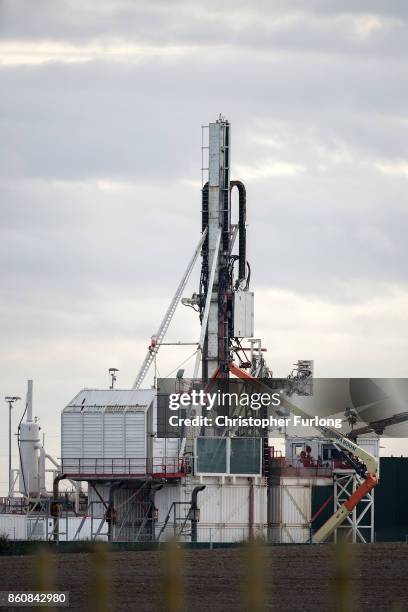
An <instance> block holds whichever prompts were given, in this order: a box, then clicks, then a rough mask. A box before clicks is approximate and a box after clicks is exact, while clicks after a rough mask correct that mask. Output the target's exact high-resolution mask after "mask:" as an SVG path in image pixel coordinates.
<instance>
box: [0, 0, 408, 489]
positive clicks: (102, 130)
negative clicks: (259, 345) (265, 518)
mask: <svg viewBox="0 0 408 612" xmlns="http://www.w3.org/2000/svg"><path fill="white" fill-rule="evenodd" d="M407 19H408V3H407V2H406V1H405V0H393V1H392V2H390V1H389V0H370V1H368V0H366V1H363V0H358V1H356V0H309V1H308V2H304V1H302V0H299V1H295V0H294V1H292V2H290V1H278V0H275V1H273V2H271V1H270V0H251V1H249V0H247V1H246V2H243V1H240V0H229V1H224V2H220V1H219V0H218V1H215V0H214V1H213V0H208V1H204V2H191V1H188V0H185V1H183V0H171V1H170V0H167V1H164V0H154V1H152V2H146V1H140V2H138V1H137V0H71V1H69V0H65V2H55V0H48V1H47V0H37V1H36V2H35V3H34V2H32V0H0V24H1V26H0V27H1V29H0V79H1V96H0V108H1V117H0V121H1V138H0V202H1V228H0V231H1V240H0V249H1V258H2V266H1V275H2V282H1V309H2V314H1V318H0V326H1V364H0V365H1V384H0V392H1V394H2V395H6V394H18V395H22V396H24V395H25V385H26V382H25V381H26V379H27V378H34V381H35V383H34V384H35V387H34V392H35V413H36V414H38V416H39V417H40V419H41V422H42V424H43V425H44V429H45V432H46V443H47V448H48V449H49V450H50V452H52V453H53V454H54V455H55V456H59V452H60V451H59V431H60V426H59V425H60V411H61V409H62V408H63V407H64V405H65V404H66V403H67V402H68V401H69V400H70V399H71V398H72V397H73V396H74V395H75V394H76V393H77V392H78V391H79V390H80V389H81V388H82V387H84V386H86V387H103V386H107V384H108V375H107V369H108V368H109V367H110V366H115V367H118V368H119V369H120V372H119V375H118V382H119V386H121V387H124V388H126V387H128V386H130V385H131V384H132V382H133V379H134V377H135V375H136V373H137V370H138V368H139V366H140V363H141V361H142V359H143V357H144V352H145V349H146V347H147V344H148V341H149V338H150V336H151V334H152V333H153V332H154V331H155V329H156V328H157V326H158V324H159V322H160V319H161V317H162V315H163V313H164V311H165V309H166V307H167V304H168V302H169V300H170V298H171V295H172V292H173V291H174V289H175V287H176V286H177V283H178V282H179V279H180V277H181V275H182V272H183V270H184V268H185V266H186V264H187V262H188V260H189V258H190V256H191V253H192V251H193V249H194V246H195V244H196V242H197V241H198V239H199V233H200V224H201V220H200V187H201V171H200V167H201V151H200V144H201V125H202V124H206V123H208V122H209V121H214V120H215V119H216V118H217V116H218V114H219V113H220V112H221V113H223V114H224V115H225V116H226V117H227V118H228V119H229V120H230V122H231V124H232V178H234V179H240V180H242V181H244V182H245V184H246V186H247V195H248V222H249V226H248V258H249V261H250V263H251V266H252V271H253V274H252V279H253V282H252V288H253V289H254V290H255V292H256V294H255V300H256V302H255V304H256V324H255V331H256V335H257V336H261V337H262V339H263V342H264V345H265V346H267V347H268V351H269V352H268V361H269V365H270V366H271V367H272V368H273V369H274V371H275V372H276V374H278V375H286V374H287V373H288V372H289V370H290V369H291V364H292V363H293V362H294V361H296V360H297V359H298V358H312V359H314V360H315V368H316V374H317V375H319V376H382V377H384V376H400V377H405V376H407V371H408V366H407V363H408V339H407V338H408V285H407V271H406V266H407V260H408V257H407V255H408V253H407V250H408V246H407V243H408V240H407V228H408V223H407V222H408V219H407V217H408V211H407V206H406V191H407V185H408V114H407V112H408V111H407V108H408V105H407V103H408V96H407V94H408V78H407V77H408V74H407V61H406V57H407V52H408V31H407ZM197 276H198V274H196V275H195V276H194V279H193V280H192V283H191V286H190V287H189V291H186V294H188V293H191V292H192V291H193V290H194V289H196V288H197ZM198 333H199V330H198V321H197V319H196V317H195V315H194V313H192V312H191V311H190V310H189V309H183V310H182V311H180V313H179V314H178V315H177V317H176V320H175V323H174V326H173V327H172V328H171V330H170V331H169V334H168V339H169V340H170V339H181V340H186V341H192V340H196V338H197V337H198ZM188 354H189V353H188V352H187V353H186V352H185V351H184V352H183V351H182V350H181V349H179V350H177V351H174V352H170V351H169V350H167V351H166V352H165V350H164V349H163V354H162V356H161V357H160V358H159V363H158V366H159V371H160V374H162V375H165V374H168V373H169V372H170V371H171V370H172V369H173V368H175V367H177V365H178V364H179V362H180V361H182V360H183V359H184V358H185V357H187V356H188ZM3 408H4V415H6V405H5V404H4V405H3ZM22 408H23V402H21V403H20V406H18V407H17V406H16V410H15V416H14V418H15V419H16V417H17V415H18V414H20V413H21V410H22ZM2 423H3V427H2V428H1V432H0V434H1V437H0V442H1V449H2V450H0V468H1V471H0V481H1V482H0V492H1V491H3V492H5V487H6V480H7V477H6V447H7V428H6V423H7V422H6V420H5V419H3V421H2Z"/></svg>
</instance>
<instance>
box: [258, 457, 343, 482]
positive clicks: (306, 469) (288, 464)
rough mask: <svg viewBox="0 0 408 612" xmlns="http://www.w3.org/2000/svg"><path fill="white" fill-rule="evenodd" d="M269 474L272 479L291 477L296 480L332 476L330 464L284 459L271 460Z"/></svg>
mask: <svg viewBox="0 0 408 612" xmlns="http://www.w3.org/2000/svg"><path fill="white" fill-rule="evenodd" d="M269 473H270V475H271V476H272V477H274V476H275V477H282V476H289V477H290V476H293V477H298V478H313V477H314V478H330V477H331V476H332V474H333V465H332V462H324V464H323V465H319V464H317V463H310V464H309V465H308V464H307V463H306V465H305V464H304V463H302V462H301V461H297V460H293V461H290V460H285V458H284V457H278V458H275V459H271V461H270V465H269Z"/></svg>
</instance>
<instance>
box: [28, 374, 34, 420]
mask: <svg viewBox="0 0 408 612" xmlns="http://www.w3.org/2000/svg"><path fill="white" fill-rule="evenodd" d="M27 383H28V384H27V423H30V422H31V421H32V420H33V381H32V380H29V381H27Z"/></svg>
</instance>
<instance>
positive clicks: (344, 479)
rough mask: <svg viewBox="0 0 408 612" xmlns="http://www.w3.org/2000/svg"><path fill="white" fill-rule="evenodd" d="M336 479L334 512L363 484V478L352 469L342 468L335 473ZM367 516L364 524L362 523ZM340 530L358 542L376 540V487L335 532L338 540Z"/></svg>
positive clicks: (334, 479) (354, 541) (349, 539)
mask: <svg viewBox="0 0 408 612" xmlns="http://www.w3.org/2000/svg"><path fill="white" fill-rule="evenodd" d="M333 481H334V512H337V510H338V509H339V508H340V507H341V506H342V505H343V504H344V503H345V502H346V501H347V500H348V499H349V498H350V497H351V495H352V494H353V493H354V492H355V491H356V489H357V488H358V487H359V486H360V485H361V483H362V482H363V479H362V478H361V477H360V476H359V475H358V474H356V472H354V471H352V470H347V471H345V470H341V471H335V472H334V473H333ZM363 518H365V522H364V524H363V523H362V520H363ZM340 530H341V532H342V534H343V535H345V537H346V539H347V540H348V541H350V542H353V544H355V543H356V542H363V543H367V542H374V489H372V490H371V491H370V492H369V493H367V494H366V496H365V497H364V498H363V499H362V500H361V501H360V502H359V503H358V504H357V506H355V508H353V510H352V512H350V514H349V515H348V516H347V517H346V519H345V520H344V522H343V523H342V524H341V525H340V526H339V527H337V529H336V530H335V532H334V541H335V542H337V540H338V538H339V535H340Z"/></svg>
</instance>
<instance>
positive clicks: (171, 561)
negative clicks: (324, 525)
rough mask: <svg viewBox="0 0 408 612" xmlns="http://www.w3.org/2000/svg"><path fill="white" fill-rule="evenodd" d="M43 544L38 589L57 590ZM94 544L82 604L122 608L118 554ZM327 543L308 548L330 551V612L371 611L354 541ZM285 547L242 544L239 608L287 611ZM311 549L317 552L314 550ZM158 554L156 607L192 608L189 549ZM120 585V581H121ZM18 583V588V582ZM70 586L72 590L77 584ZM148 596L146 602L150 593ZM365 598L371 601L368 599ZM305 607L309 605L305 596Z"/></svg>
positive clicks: (36, 558)
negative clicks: (282, 597) (282, 591)
mask: <svg viewBox="0 0 408 612" xmlns="http://www.w3.org/2000/svg"><path fill="white" fill-rule="evenodd" d="M39 546H40V548H39V549H38V551H37V553H36V554H35V555H33V557H32V560H33V564H34V576H35V588H36V590H38V591H40V590H41V591H43V590H53V589H56V588H57V587H56V584H57V581H56V565H57V564H56V557H55V555H54V554H53V553H52V552H51V551H50V549H49V548H44V545H43V544H39ZM92 546H93V552H92V553H91V554H90V556H89V568H88V569H89V571H87V572H86V576H85V575H84V578H83V583H82V586H83V587H84V592H85V593H87V594H88V595H87V596H88V603H87V602H82V603H83V605H84V606H85V608H84V609H86V610H94V611H95V612H108V611H113V610H118V611H119V610H122V609H123V606H122V604H121V601H120V592H119V593H118V592H117V591H116V593H115V578H117V575H118V574H117V571H118V568H116V569H115V570H114V568H113V565H114V558H113V556H112V554H111V551H110V548H109V546H108V545H107V544H105V543H102V542H99V543H93V544H92ZM328 546H329V548H328V547H326V546H323V547H322V546H316V547H311V548H310V549H309V550H310V553H311V555H313V554H316V551H318V550H320V551H323V550H325V551H328V550H330V551H331V552H330V556H329V557H328V559H329V560H328V564H327V567H328V571H327V576H326V578H327V577H328V580H327V581H326V582H325V584H324V589H326V591H327V593H328V605H327V607H325V610H328V611H330V612H346V611H347V612H358V611H359V610H362V609H368V608H367V607H364V606H362V605H361V597H360V593H359V587H360V579H361V572H360V568H359V565H358V559H357V555H356V550H357V547H356V545H352V544H350V543H348V542H347V541H346V540H342V541H340V542H339V543H338V544H336V545H328ZM281 550H282V548H281V547H273V546H272V547H271V546H267V545H265V543H264V542H263V541H262V540H259V539H256V538H255V539H253V540H250V541H247V542H246V543H243V544H242V546H241V547H240V549H239V551H240V552H239V563H240V570H239V575H240V577H241V592H240V594H239V593H238V596H239V597H240V602H241V609H243V610H248V611H251V612H261V611H262V610H272V609H273V610H283V609H284V608H282V607H281V602H280V601H279V600H278V598H277V599H275V598H274V592H276V586H277V584H278V582H277V581H278V580H279V578H278V577H277V574H278V572H277V570H278V566H279V564H280V551H281ZM313 551H315V552H314V553H313ZM158 554H159V555H160V566H161V571H160V570H159V571H157V573H156V578H157V594H158V596H159V597H160V598H161V604H160V606H159V607H158V608H157V609H159V610H167V611H168V612H182V611H184V610H188V609H191V607H188V606H187V601H188V598H189V597H190V596H191V588H192V586H191V582H190V586H188V584H187V581H186V572H188V571H189V569H190V570H191V565H190V566H188V562H187V560H186V554H187V553H186V549H185V548H184V547H183V546H182V545H181V544H180V542H179V541H178V540H176V539H171V540H169V541H167V542H166V543H165V544H164V545H163V546H162V547H161V550H160V551H159V552H158ZM190 554H191V553H190ZM193 554H194V553H193ZM208 554H209V556H208V568H207V570H206V574H205V575H204V576H202V579H203V580H205V579H207V580H208V578H209V575H211V574H213V576H214V577H215V576H216V575H217V569H216V567H215V566H213V565H212V563H213V561H212V556H211V555H212V553H211V552H209V553H208ZM59 558H60V559H61V558H62V557H59ZM190 562H191V556H190ZM237 569H238V568H237ZM119 570H120V568H119ZM284 571H285V572H289V575H290V568H289V567H286V568H285V569H284ZM190 577H191V576H190ZM291 578H292V579H294V584H296V577H295V576H294V577H292V576H291ZM200 579H201V576H199V575H198V576H197V580H200ZM134 580H138V575H137V572H135V574H134ZM119 584H120V585H121V584H122V583H121V582H120V581H119ZM298 586H300V587H302V583H301V581H300V582H299V581H298ZM16 587H17V588H18V585H16ZM122 588H123V585H122ZM71 589H74V585H73V584H72V585H71ZM116 589H117V584H116ZM115 595H116V601H115ZM206 596H207V597H208V601H207V602H206V605H208V606H210V607H211V608H212V609H214V610H215V611H216V610H218V609H223V608H222V607H220V608H219V607H218V605H217V604H218V602H217V600H216V598H215V600H214V601H212V594H211V590H210V589H209V590H208V595H206ZM397 598H398V592H396V593H395V599H397ZM146 600H148V594H147V595H146ZM364 602H365V604H367V601H366V599H365V600H364ZM136 604H137V607H138V608H139V609H145V608H143V602H142V601H138V602H136V601H135V606H136ZM141 606H142V607H141ZM81 609H82V608H81ZM135 609H136V608H135ZM146 609H148V608H146ZM149 609H150V608H149ZM152 609H153V608H152ZM155 609H156V608H155ZM234 609H235V608H234ZM301 609H303V610H308V609H310V607H308V601H307V595H306V594H305V600H304V605H303V606H302V608H301ZM370 609H371V608H370ZM373 609H375V607H374V608H373ZM404 609H405V608H403V607H402V606H401V604H399V603H398V601H392V600H391V601H390V602H389V610H390V611H392V612H399V611H401V612H402V611H403V610H404ZM238 610H239V606H238V608H237V611H238Z"/></svg>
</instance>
